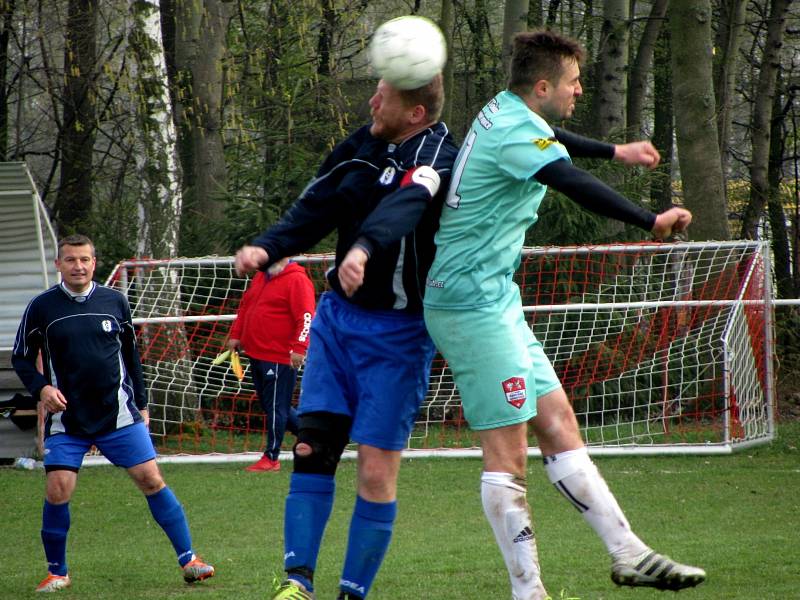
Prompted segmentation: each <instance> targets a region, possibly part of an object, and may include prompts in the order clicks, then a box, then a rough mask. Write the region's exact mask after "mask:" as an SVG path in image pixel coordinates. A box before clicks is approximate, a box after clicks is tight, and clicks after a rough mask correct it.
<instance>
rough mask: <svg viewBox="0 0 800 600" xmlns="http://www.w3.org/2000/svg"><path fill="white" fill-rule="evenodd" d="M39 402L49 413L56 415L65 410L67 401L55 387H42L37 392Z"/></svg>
mask: <svg viewBox="0 0 800 600" xmlns="http://www.w3.org/2000/svg"><path fill="white" fill-rule="evenodd" d="M39 400H40V402H41V403H42V406H44V407H45V408H46V409H47V410H48V411H49V412H51V413H57V412H61V411H62V410H66V409H67V399H66V398H65V397H64V394H62V393H61V390H59V389H58V388H57V387H53V386H52V385H46V386H44V387H43V388H42V389H41V391H40V392H39Z"/></svg>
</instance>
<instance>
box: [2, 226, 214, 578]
mask: <svg viewBox="0 0 800 600" xmlns="http://www.w3.org/2000/svg"><path fill="white" fill-rule="evenodd" d="M95 265H96V258H95V250H94V245H93V244H92V241H91V240H90V239H89V238H88V237H86V236H83V235H72V236H69V237H66V238H64V239H62V240H61V241H60V242H59V243H58V258H56V267H57V268H58V271H59V272H60V273H61V278H62V281H61V283H59V284H58V285H55V286H53V287H51V288H50V289H48V290H47V291H45V292H43V293H41V294H39V295H38V296H36V297H35V298H34V299H33V300H31V302H30V304H29V305H28V307H27V308H26V309H25V314H24V315H23V317H22V322H21V323H20V326H19V330H18V332H17V337H16V340H15V342H14V351H13V354H12V359H11V360H12V363H13V365H14V369H15V370H16V372H17V374H18V375H19V377H20V379H21V380H22V382H23V383H24V384H25V387H27V388H28V391H30V393H31V395H32V396H33V397H34V398H36V399H37V400H38V401H39V402H41V403H42V406H43V407H44V409H45V411H46V415H47V416H46V420H45V431H44V435H45V441H44V468H45V471H46V473H47V487H46V497H45V502H44V509H43V512H42V543H43V544H44V551H45V556H46V558H47V570H48V575H47V577H46V578H45V579H44V580H42V582H41V583H40V584H39V586H38V587H37V588H36V591H37V592H54V591H57V590H60V589H63V588H66V587H69V585H70V583H71V581H70V577H69V572H68V569H67V562H66V548H67V532H68V531H69V526H70V511H69V501H70V498H71V497H72V493H73V491H74V490H75V485H76V483H77V479H78V470H79V469H80V467H81V464H82V462H83V457H84V455H85V454H86V452H87V451H88V450H89V449H90V448H91V447H92V446H93V445H94V446H96V447H97V448H98V449H99V450H100V451H101V452H102V453H103V455H104V456H105V457H106V458H107V459H108V460H109V461H111V462H112V463H113V464H115V465H117V466H119V467H124V468H125V469H127V471H128V474H129V475H130V476H131V478H132V479H133V481H134V483H135V484H136V486H137V487H138V488H139V489H140V490H141V491H142V492H143V493H144V494H145V497H146V498H147V503H148V505H149V507H150V511H151V512H152V514H153V517H154V518H155V520H156V522H157V523H158V524H159V525H160V526H161V528H162V529H163V530H164V532H165V533H166V534H167V536H168V537H169V539H170V541H171V542H172V545H173V547H174V548H175V552H176V553H177V555H178V563H179V564H180V566H181V568H182V570H183V578H184V580H186V582H188V583H193V582H195V581H200V580H202V579H206V578H208V577H211V576H212V575H214V567H212V566H211V565H209V564H206V563H204V562H203V561H202V560H200V559H199V558H197V556H195V554H194V552H193V551H192V540H191V535H190V534H189V526H188V524H187V522H186V516H185V515H184V512H183V507H182V506H181V504H180V503H179V502H178V500H177V498H176V497H175V495H174V494H173V493H172V490H170V489H169V487H167V485H166V484H165V483H164V479H163V478H162V476H161V472H160V471H159V469H158V466H157V465H156V461H155V458H156V453H155V449H154V448H153V443H152V442H151V440H150V435H149V433H148V430H147V423H148V412H147V393H146V390H145V386H144V379H143V377H142V365H141V362H140V360H139V352H138V350H137V349H136V335H135V332H134V329H133V323H132V321H131V313H130V307H129V306H128V301H127V299H126V298H125V296H123V295H122V294H121V293H119V292H118V291H116V290H112V289H110V288H107V287H104V286H102V285H98V284H96V283H94V282H93V281H92V277H93V275H94V270H95ZM40 353H41V356H42V365H43V367H44V369H43V371H44V372H43V373H40V372H39V371H38V370H37V368H36V361H37V357H38V356H39V354H40Z"/></svg>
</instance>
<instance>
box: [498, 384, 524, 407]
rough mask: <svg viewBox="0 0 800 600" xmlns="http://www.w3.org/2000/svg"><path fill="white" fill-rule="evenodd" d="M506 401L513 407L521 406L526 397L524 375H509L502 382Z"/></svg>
mask: <svg viewBox="0 0 800 600" xmlns="http://www.w3.org/2000/svg"><path fill="white" fill-rule="evenodd" d="M502 385H503V392H504V393H505V395H506V402H508V403H509V404H510V405H511V406H513V407H514V408H521V407H522V405H523V404H525V401H526V400H527V399H528V390H527V389H526V388H525V378H524V377H509V378H508V379H506V380H505V381H503V382H502Z"/></svg>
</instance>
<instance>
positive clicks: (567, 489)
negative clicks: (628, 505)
mask: <svg viewBox="0 0 800 600" xmlns="http://www.w3.org/2000/svg"><path fill="white" fill-rule="evenodd" d="M544 468H545V470H546V471H547V476H548V477H549V478H550V482H551V483H552V484H553V485H555V486H556V489H557V490H558V491H559V492H561V494H562V495H563V496H564V497H565V498H566V499H567V500H569V501H570V502H571V503H572V505H573V506H574V507H575V508H577V509H578V511H579V512H580V513H581V514H582V515H583V518H584V519H586V521H587V523H589V525H591V526H592V528H593V529H594V530H595V531H596V532H597V535H599V536H600V539H602V540H603V543H604V544H605V545H606V548H607V549H608V553H609V554H610V555H611V557H612V559H614V560H617V559H632V558H634V557H636V556H638V555H640V554H642V553H643V552H644V551H645V550H647V549H648V547H647V546H646V545H645V544H644V542H642V540H640V539H639V538H638V537H637V536H636V534H634V533H633V531H631V526H630V525H629V524H628V520H627V519H626V518H625V515H624V514H623V513H622V509H621V508H620V507H619V504H617V501H616V499H615V498H614V495H613V494H612V493H611V490H609V489H608V485H606V482H605V480H604V479H603V477H602V475H600V472H599V471H598V470H597V467H596V466H595V465H594V463H593V462H592V459H591V458H589V453H588V452H587V451H586V448H579V449H578V450H569V451H567V452H560V453H558V454H554V455H552V456H546V457H544Z"/></svg>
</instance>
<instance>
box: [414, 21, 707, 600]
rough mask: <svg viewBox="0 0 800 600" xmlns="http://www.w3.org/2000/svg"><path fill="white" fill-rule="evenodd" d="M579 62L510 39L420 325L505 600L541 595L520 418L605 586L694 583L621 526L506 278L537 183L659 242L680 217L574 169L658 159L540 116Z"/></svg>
mask: <svg viewBox="0 0 800 600" xmlns="http://www.w3.org/2000/svg"><path fill="white" fill-rule="evenodd" d="M582 57H583V49H582V48H581V47H580V46H579V45H578V43H577V42H576V41H574V40H571V39H569V38H566V37H563V36H561V35H559V34H556V33H554V32H550V31H539V32H527V33H521V34H518V35H517V36H516V38H515V40H514V49H513V54H512V59H511V77H510V80H509V86H508V89H507V90H505V91H502V92H500V93H499V94H497V96H495V97H494V98H493V99H492V100H491V101H489V103H488V104H486V106H485V107H484V108H483V109H482V110H481V112H480V113H479V114H478V116H477V118H476V119H475V121H474V122H473V123H472V126H471V128H470V131H469V132H468V134H467V136H466V138H465V140H464V144H463V145H462V147H461V150H460V153H459V156H458V158H457V160H456V164H455V168H454V171H453V177H452V179H451V183H450V190H449V194H448V197H447V200H446V204H445V207H444V209H443V212H442V216H441V220H440V228H439V232H438V233H437V234H436V238H435V241H436V246H437V249H436V257H435V259H434V262H433V265H432V266H431V269H430V271H429V274H428V278H427V281H426V291H425V300H424V304H425V322H426V325H427V327H428V330H429V332H430V334H431V337H432V338H433V340H434V342H435V343H436V345H437V347H438V348H439V350H440V351H441V353H442V354H443V356H444V357H445V359H447V361H448V364H449V366H450V368H451V370H452V372H453V376H454V377H455V380H456V384H457V386H458V389H459V392H460V394H461V399H462V404H463V408H464V414H465V416H466V418H467V420H468V421H469V424H470V426H471V427H472V428H473V429H475V430H476V431H478V433H479V435H480V439H481V445H482V448H483V462H484V472H483V475H482V477H481V498H482V501H483V507H484V512H485V513H486V516H487V518H488V520H489V522H490V523H491V525H492V529H493V530H494V534H495V538H496V540H497V543H498V546H499V547H500V550H501V552H502V554H503V558H504V559H505V562H506V566H507V568H508V572H509V577H510V579H511V587H512V598H513V599H514V600H542V599H544V598H545V597H546V596H547V593H546V591H545V589H544V585H543V584H542V581H541V578H540V573H539V564H538V554H537V548H536V541H535V538H534V533H533V526H532V524H531V516H530V510H529V508H528V504H527V499H526V491H527V487H526V482H525V473H526V457H527V423H528V421H530V422H531V426H532V427H533V431H534V433H535V434H536V437H537V439H538V442H539V448H540V449H541V451H542V455H543V456H544V463H545V469H546V470H547V474H548V477H549V478H550V481H551V482H552V483H553V484H554V485H555V486H556V488H557V489H558V490H559V491H560V492H561V493H562V494H563V495H564V497H565V498H567V499H568V500H569V501H570V502H571V503H572V504H573V505H574V506H575V507H576V508H577V509H578V511H579V512H581V514H582V515H583V516H584V518H585V519H586V521H587V522H588V523H589V524H590V525H591V526H592V528H593V529H594V530H595V531H596V532H597V534H598V535H599V536H600V538H601V539H602V540H603V542H604V544H605V545H606V548H607V549H608V552H609V554H610V555H611V559H612V567H611V578H612V580H613V581H614V582H616V583H617V584H619V585H629V586H649V587H655V588H659V589H672V590H679V589H682V588H686V587H692V586H695V585H698V584H699V583H701V582H702V581H704V580H705V572H704V571H703V570H702V569H698V568H695V567H690V566H688V565H682V564H680V563H677V562H675V561H673V560H671V559H669V558H668V557H666V556H664V555H661V554H657V553H656V552H654V551H653V550H651V549H650V547H649V546H647V545H646V544H645V543H644V542H642V540H640V539H639V538H638V537H637V536H636V535H635V534H634V533H633V531H632V530H631V528H630V525H629V524H628V521H627V519H626V518H625V515H624V514H623V513H622V510H621V509H620V507H619V505H618V504H617V502H616V500H615V499H614V496H613V495H612V494H611V492H610V491H609V489H608V486H607V485H606V483H605V481H604V480H603V478H602V477H601V475H600V473H599V472H598V470H597V468H596V467H595V465H594V463H593V462H592V461H591V459H590V458H589V455H588V454H587V452H586V448H585V446H584V443H583V440H582V438H581V435H580V431H579V429H578V423H577V420H576V418H575V413H574V412H573V410H572V406H571V404H570V402H569V400H568V399H567V396H566V394H565V393H564V390H563V388H562V387H561V383H560V382H559V380H558V377H557V376H556V374H555V372H554V370H553V367H552V365H551V364H550V361H549V360H548V359H547V357H546V356H545V354H544V352H543V351H542V346H541V344H540V343H539V342H538V341H537V340H536V338H535V336H534V335H533V333H532V332H531V329H530V327H529V326H528V324H527V323H526V321H525V318H524V316H523V311H522V302H521V299H520V295H519V290H518V288H517V286H516V284H515V283H514V282H513V280H512V277H513V274H514V271H515V270H516V268H517V266H518V265H519V262H520V258H521V252H522V245H523V242H524V239H525V232H526V230H527V229H528V228H529V227H530V226H531V225H533V224H534V223H535V222H536V218H537V217H536V213H537V210H538V208H539V205H540V203H541V202H542V198H543V197H544V195H545V192H546V190H547V187H548V186H552V187H553V188H555V189H557V190H558V191H560V192H562V193H564V194H565V195H567V196H568V197H569V198H571V199H573V200H574V201H576V202H578V203H579V204H581V205H582V206H584V207H585V208H587V209H589V210H591V211H593V212H595V213H598V214H601V215H604V216H608V217H612V218H615V219H617V220H621V221H624V222H626V223H630V224H634V225H637V226H639V227H641V228H642V229H644V230H646V231H651V232H652V233H653V235H654V236H655V237H657V238H665V237H668V236H669V235H671V234H672V233H673V232H676V231H681V230H683V229H685V228H686V227H687V226H688V225H689V223H690V221H691V214H690V213H689V212H688V211H686V210H684V209H681V208H672V209H670V210H667V211H666V212H664V213H662V214H660V215H655V214H653V213H651V212H650V211H648V210H645V209H642V208H640V207H638V206H636V205H634V204H633V203H631V202H629V201H628V200H627V199H625V198H624V197H622V196H621V195H619V194H618V193H617V192H615V191H614V190H612V189H611V188H610V187H608V186H607V185H605V184H604V183H602V182H600V181H599V180H598V179H596V178H595V177H593V176H592V175H590V174H589V173H587V172H586V171H583V170H581V169H578V168H576V167H575V166H574V165H573V164H572V162H571V160H570V156H575V157H593V158H607V159H614V160H618V161H621V162H622V163H624V164H627V165H642V166H645V167H649V168H652V167H655V166H656V165H657V164H658V161H659V159H660V157H659V155H658V152H657V151H656V149H655V148H654V147H653V145H652V144H650V143H649V142H634V143H630V144H622V145H612V144H606V143H603V142H598V141H595V140H591V139H588V138H584V137H582V136H578V135H575V134H572V133H569V132H567V131H564V130H562V129H559V128H555V127H552V126H551V125H550V124H549V122H553V121H560V120H562V119H565V118H568V117H570V116H571V115H572V112H573V110H574V107H575V101H576V100H577V98H578V97H580V95H581V93H582V90H581V84H580V61H581V59H582Z"/></svg>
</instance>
